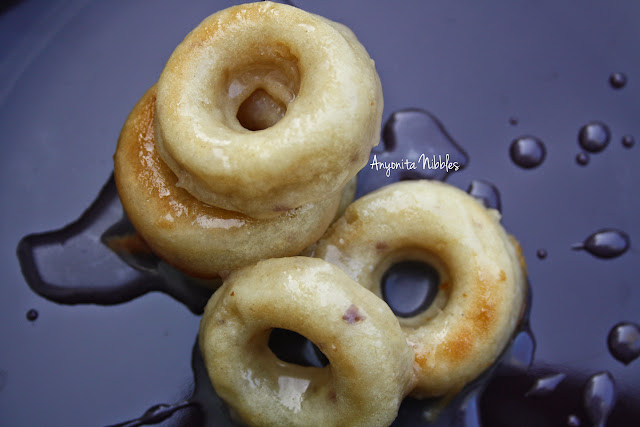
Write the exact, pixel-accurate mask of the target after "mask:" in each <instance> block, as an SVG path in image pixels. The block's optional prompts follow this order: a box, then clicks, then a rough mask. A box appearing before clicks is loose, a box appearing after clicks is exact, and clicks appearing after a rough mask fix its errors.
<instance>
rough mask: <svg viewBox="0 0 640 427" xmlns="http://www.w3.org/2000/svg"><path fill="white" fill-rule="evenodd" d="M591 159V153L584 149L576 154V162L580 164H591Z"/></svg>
mask: <svg viewBox="0 0 640 427" xmlns="http://www.w3.org/2000/svg"><path fill="white" fill-rule="evenodd" d="M589 160H590V158H589V155H588V154H587V153H585V152H584V151H581V152H579V153H578V154H577V155H576V163H577V164H579V165H580V166H586V165H587V164H589Z"/></svg>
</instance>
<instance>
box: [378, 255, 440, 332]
mask: <svg viewBox="0 0 640 427" xmlns="http://www.w3.org/2000/svg"><path fill="white" fill-rule="evenodd" d="M374 274H375V278H376V281H375V283H378V284H379V285H378V286H376V288H375V289H374V293H375V294H377V295H378V296H379V297H380V298H382V299H383V300H384V301H385V302H386V303H387V304H388V305H389V307H390V308H391V310H392V311H393V312H394V314H395V315H396V316H397V318H398V321H399V322H400V325H402V326H403V327H418V326H420V325H422V324H424V323H425V322H428V321H429V320H431V319H433V318H434V317H436V315H438V313H440V312H441V311H442V310H443V309H444V307H445V305H446V304H447V302H448V300H449V295H450V292H451V278H450V275H449V272H448V269H447V268H446V266H445V264H444V263H443V262H442V261H441V260H440V259H439V258H438V257H436V256H435V255H433V254H431V253H429V252H427V251H425V250H422V249H403V250H397V251H392V252H391V253H390V254H388V255H387V256H386V257H385V258H384V260H383V261H382V262H380V264H379V265H378V266H377V268H376V269H375V272H374Z"/></svg>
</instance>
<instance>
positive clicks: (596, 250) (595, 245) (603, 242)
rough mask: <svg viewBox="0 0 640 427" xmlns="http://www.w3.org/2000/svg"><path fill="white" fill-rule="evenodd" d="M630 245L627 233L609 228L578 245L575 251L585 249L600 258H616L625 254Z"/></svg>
mask: <svg viewBox="0 0 640 427" xmlns="http://www.w3.org/2000/svg"><path fill="white" fill-rule="evenodd" d="M630 244H631V240H630V239H629V236H628V235H627V233H625V232H624V231H620V230H616V229H613V228H607V229H602V230H599V231H596V232H595V233H593V234H592V235H590V236H589V237H587V238H586V240H585V241H584V242H582V243H576V244H575V245H573V249H575V250H581V249H584V250H586V251H587V252H589V253H590V254H591V255H593V256H596V257H598V258H615V257H618V256H620V255H622V254H623V253H625V252H626V251H627V249H629V245H630Z"/></svg>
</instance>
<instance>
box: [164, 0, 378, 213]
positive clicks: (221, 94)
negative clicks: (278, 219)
mask: <svg viewBox="0 0 640 427" xmlns="http://www.w3.org/2000/svg"><path fill="white" fill-rule="evenodd" d="M157 97H158V102H157V104H156V117H155V126H156V145H157V148H158V152H159V154H160V156H161V158H162V159H163V160H164V161H165V163H166V164H167V165H168V166H169V167H170V168H171V170H172V171H173V172H174V173H175V174H176V176H178V178H179V181H178V182H179V185H180V186H182V187H184V188H186V189H187V190H188V191H189V192H190V193H191V194H193V195H194V196H195V197H196V198H197V199H199V200H201V201H203V202H205V203H208V204H210V205H213V206H218V207H221V208H224V209H227V210H231V211H237V212H242V213H244V214H246V215H249V216H252V217H256V218H265V217H271V216H274V215H279V214H280V213H282V212H283V211H288V210H290V209H293V208H297V207H299V206H302V205H304V204H307V203H310V202H317V201H319V200H323V199H326V198H327V197H331V196H333V195H336V194H338V193H339V192H340V191H341V189H342V188H343V187H344V185H345V184H346V183H347V182H348V181H349V180H350V179H351V178H352V177H353V176H355V174H356V173H357V172H358V171H359V170H360V169H361V168H362V167H364V165H365V164H366V163H367V161H368V158H369V153H370V151H371V148H372V147H373V146H374V145H376V144H378V141H379V134H380V122H381V117H382V107H383V100H382V89H381V85H380V80H379V78H378V75H377V73H376V71H375V67H374V64H373V61H372V60H371V58H369V55H368V54H367V52H366V50H365V49H364V47H363V46H362V45H361V44H360V43H359V42H358V40H357V39H356V37H355V35H354V34H353V33H352V32H351V31H350V30H349V29H348V28H347V27H345V26H343V25H341V24H338V23H335V22H331V21H329V20H327V19H325V18H322V17H320V16H316V15H313V14H310V13H307V12H304V11H302V10H300V9H297V8H295V7H292V6H288V5H285V4H279V3H272V2H258V3H251V4H245V5H240V6H235V7H231V8H229V9H225V10H223V11H220V12H218V13H215V14H214V15H211V16H210V17H208V18H206V19H205V20H204V21H203V22H202V23H201V24H200V25H199V26H198V27H196V28H195V29H194V30H193V31H191V32H190V33H189V34H188V35H187V37H186V38H185V39H184V41H183V42H182V43H181V44H180V45H179V46H178V47H177V48H176V49H175V51H174V52H173V54H172V55H171V57H170V59H169V61H168V62H167V64H166V67H165V68H164V70H163V71H162V74H161V76H160V79H159V81H158V94H157ZM252 129H253V130H252Z"/></svg>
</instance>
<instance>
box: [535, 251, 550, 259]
mask: <svg viewBox="0 0 640 427" xmlns="http://www.w3.org/2000/svg"><path fill="white" fill-rule="evenodd" d="M547 255H548V254H547V250H546V249H538V251H537V252H536V256H537V257H538V258H539V259H545V258H546V257H547Z"/></svg>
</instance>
